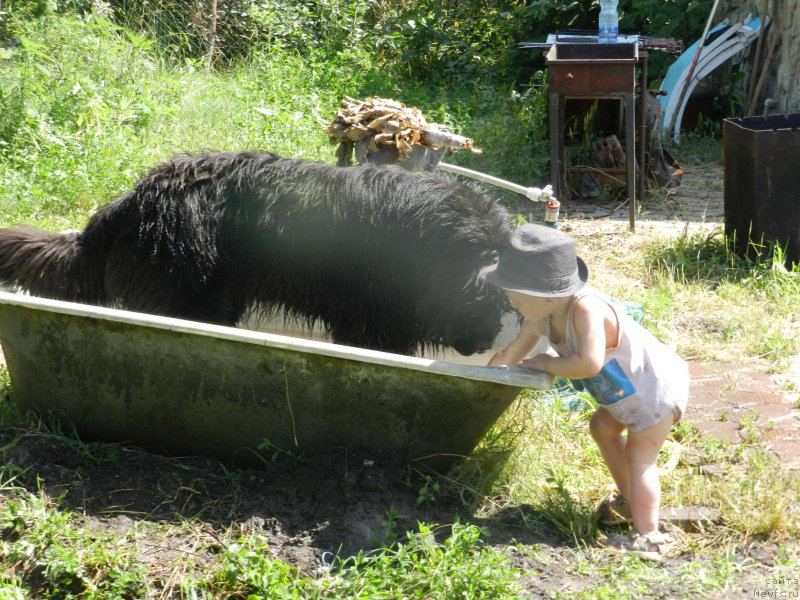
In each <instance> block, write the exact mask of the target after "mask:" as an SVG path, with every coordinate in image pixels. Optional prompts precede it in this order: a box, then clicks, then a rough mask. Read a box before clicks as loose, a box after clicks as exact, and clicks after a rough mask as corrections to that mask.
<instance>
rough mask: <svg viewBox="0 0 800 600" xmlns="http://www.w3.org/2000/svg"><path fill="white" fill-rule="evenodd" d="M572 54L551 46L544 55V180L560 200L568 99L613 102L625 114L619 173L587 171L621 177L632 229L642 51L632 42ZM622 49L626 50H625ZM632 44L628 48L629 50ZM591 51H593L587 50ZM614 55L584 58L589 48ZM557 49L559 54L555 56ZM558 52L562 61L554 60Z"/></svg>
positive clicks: (640, 150) (641, 151)
mask: <svg viewBox="0 0 800 600" xmlns="http://www.w3.org/2000/svg"><path fill="white" fill-rule="evenodd" d="M581 46H583V48H580V50H579V51H578V52H577V53H575V54H574V55H573V53H571V52H567V51H566V50H567V49H568V48H569V47H568V46H567V47H564V46H558V45H554V46H553V48H552V49H551V50H550V52H549V53H548V55H547V65H548V77H549V86H550V98H549V100H550V106H549V120H550V180H551V182H552V183H553V187H554V191H555V195H556V198H558V199H559V200H561V201H562V202H563V201H565V200H566V199H567V197H566V190H567V184H566V173H567V171H569V170H570V169H568V168H566V150H565V145H564V133H565V132H564V129H565V123H564V106H565V104H566V100H567V99H568V98H584V99H619V100H620V101H621V102H622V108H623V111H624V116H625V169H624V170H623V169H608V168H607V169H603V168H597V169H592V170H593V171H596V172H600V173H608V174H613V173H616V174H621V173H622V172H624V173H625V185H626V189H627V193H628V206H629V225H630V229H631V231H633V230H634V229H635V223H636V210H637V198H638V199H639V200H641V199H642V197H643V191H644V181H645V169H644V164H645V163H644V160H645V139H646V136H645V119H644V102H642V103H641V111H640V118H639V119H638V121H639V135H638V138H639V139H638V144H637V140H636V137H637V136H636V134H635V132H636V125H637V118H636V99H635V92H636V67H637V66H638V67H640V73H641V77H640V89H641V90H643V91H644V90H646V89H647V87H646V86H647V52H643V51H640V50H639V48H638V46H637V45H636V44H628V45H623V44H621V45H618V47H617V48H614V47H613V46H616V45H611V47H609V46H606V47H605V48H602V46H600V45H598V44H584V45H581ZM626 46H628V47H627V48H626ZM630 46H632V48H631V47H630ZM592 47H594V48H592ZM598 47H600V49H602V50H605V51H606V52H608V50H611V51H612V52H618V54H619V56H615V55H613V54H612V55H611V57H609V58H588V56H591V55H592V52H593V51H594V50H597V49H598ZM559 50H561V52H559ZM559 54H563V55H565V56H567V57H566V58H565V57H561V56H559ZM637 160H638V163H639V165H640V166H641V168H640V169H639V186H638V189H637V185H636V163H637Z"/></svg>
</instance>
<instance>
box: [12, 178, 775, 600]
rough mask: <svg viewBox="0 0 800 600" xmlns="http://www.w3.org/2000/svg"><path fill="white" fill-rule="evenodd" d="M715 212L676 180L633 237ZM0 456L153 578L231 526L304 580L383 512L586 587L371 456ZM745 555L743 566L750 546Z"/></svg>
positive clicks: (522, 530) (380, 525) (541, 590)
mask: <svg viewBox="0 0 800 600" xmlns="http://www.w3.org/2000/svg"><path fill="white" fill-rule="evenodd" d="M566 209H567V210H566V212H567V214H568V217H569V224H570V226H571V227H572V228H573V229H574V230H577V231H582V230H586V229H587V228H601V229H602V228H615V227H620V226H621V224H622V223H626V222H627V207H626V206H614V205H603V204H601V203H583V204H580V203H577V202H576V203H574V204H572V205H571V206H567V207H566ZM721 215H722V170H721V168H720V169H719V171H718V172H716V171H713V170H712V171H711V172H704V173H698V174H696V175H694V174H691V173H689V174H687V176H686V177H685V180H684V184H683V186H682V189H681V190H680V191H679V192H678V193H676V194H675V195H674V196H670V197H664V198H663V199H661V200H660V201H658V202H653V203H650V204H649V205H648V206H646V207H645V210H644V211H643V212H642V213H641V214H640V215H639V226H638V227H639V231H641V232H642V235H646V232H647V231H648V230H651V229H657V230H673V231H676V230H677V231H679V230H680V229H681V228H682V227H683V226H684V224H685V223H686V220H687V219H689V220H690V221H691V223H692V224H691V226H692V227H695V226H698V227H700V226H702V227H705V226H706V224H709V223H715V222H719V220H720V219H721ZM0 448H2V450H1V451H0V452H1V454H0V456H1V458H2V461H3V463H4V464H6V465H15V466H16V467H18V468H19V472H20V475H19V479H18V481H19V482H20V483H21V484H22V485H24V486H25V487H27V488H28V489H29V490H30V491H31V492H32V493H37V494H38V490H39V489H41V490H42V491H43V492H44V493H45V494H46V495H47V496H48V497H50V498H59V499H60V500H59V504H60V506H62V507H63V508H65V509H68V510H71V511H75V512H76V513H78V514H79V515H84V516H83V519H84V520H85V525H86V527H87V528H89V529H96V530H98V531H103V532H110V533H113V534H118V535H120V536H125V535H127V534H131V533H133V532H135V535H132V536H128V539H131V540H134V541H133V542H132V543H135V544H136V546H137V548H138V550H139V553H140V554H141V555H142V556H144V557H145V558H146V559H147V560H149V561H151V565H150V566H151V571H152V573H154V574H156V575H158V576H161V577H163V579H164V581H168V580H169V577H170V572H171V570H175V569H177V568H179V567H178V565H179V564H183V563H182V561H185V560H186V558H187V557H191V560H193V561H194V562H195V563H196V564H197V565H199V566H203V565H204V564H211V563H213V562H214V561H215V554H214V552H213V551H212V550H213V548H214V547H217V548H218V547H219V540H220V539H221V538H222V536H223V535H224V533H225V532H227V531H229V530H231V529H232V530H233V531H235V532H241V533H243V534H259V535H261V536H263V537H264V538H265V539H266V541H267V542H268V546H269V548H271V549H273V551H274V554H275V556H276V557H278V558H280V559H281V560H283V561H285V562H287V563H289V564H292V565H295V566H297V567H299V568H300V569H301V570H302V571H303V572H304V573H307V574H313V573H314V572H316V571H317V569H319V568H320V566H322V565H323V561H324V560H326V559H325V558H324V557H325V556H328V555H327V554H326V553H333V554H337V553H338V554H339V555H342V556H346V555H349V554H352V553H355V552H357V551H359V550H362V549H366V550H368V549H371V548H373V547H375V546H377V545H380V543H381V542H382V541H385V540H386V538H387V534H388V533H389V532H388V530H387V527H386V523H385V520H386V515H387V512H388V511H389V510H390V509H393V510H394V511H396V513H398V514H399V515H402V517H401V518H400V521H399V522H398V523H397V525H398V528H397V529H398V530H399V531H400V532H403V531H406V530H408V529H412V530H413V529H415V524H416V522H417V521H418V520H419V521H424V522H427V523H442V524H447V523H452V522H453V520H454V518H455V516H456V515H457V514H458V513H459V512H460V513H461V517H462V520H468V521H469V522H472V523H475V524H479V525H483V526H485V527H487V528H488V529H489V531H490V532H491V537H490V538H488V539H487V543H488V544H489V545H491V546H494V547H498V548H503V549H505V551H506V552H507V553H508V555H509V557H510V559H511V561H512V563H513V564H515V565H516V566H518V567H520V568H522V569H524V571H525V573H526V576H525V580H524V583H525V586H526V591H527V594H528V597H531V598H539V597H551V596H552V595H553V594H554V593H556V592H564V593H567V594H569V592H570V591H577V590H581V589H589V588H591V587H593V586H595V585H597V581H595V580H594V578H593V577H591V576H583V577H582V576H581V575H580V573H578V572H576V571H575V568H574V567H575V564H574V563H575V557H576V549H575V544H574V542H573V541H570V540H566V539H564V538H563V537H561V536H559V535H558V533H557V532H556V531H555V529H553V528H552V526H550V525H548V523H547V522H546V521H545V520H543V519H542V518H540V515H537V514H535V512H534V511H532V510H530V509H528V508H526V507H513V508H512V509H510V510H508V511H500V513H499V514H497V515H495V516H494V517H493V518H491V519H488V520H487V519H481V518H478V517H476V516H475V515H470V514H468V513H467V514H465V509H464V508H463V506H462V505H460V504H459V503H458V502H457V501H456V500H455V499H449V498H447V497H441V498H439V499H437V501H436V502H434V503H423V504H418V503H417V498H418V494H419V490H420V485H421V483H420V474H419V473H418V472H415V471H413V470H411V469H408V468H397V467H396V466H394V465H387V464H383V463H382V462H381V460H380V458H379V457H374V456H353V455H347V454H345V453H343V452H338V453H332V454H330V455H326V456H318V457H314V460H313V461H312V460H303V461H294V460H291V459H286V460H280V461H277V462H275V463H272V464H267V465H265V466H264V468H263V469H262V468H260V469H249V470H239V469H231V468H227V467H225V466H224V465H222V464H219V463H217V462H214V461H211V460H208V459H204V458H200V457H189V458H169V457H164V456H158V455H154V454H149V453H147V452H144V451H141V450H139V449H137V448H133V447H130V446H126V445H116V444H113V445H107V444H89V445H83V444H78V443H76V442H74V441H73V440H71V439H70V438H69V437H63V436H60V435H53V434H47V433H41V432H30V431H20V430H0ZM523 516H524V517H525V518H524V519H523V518H522V517H523ZM523 521H525V522H526V523H528V524H530V523H534V524H535V525H534V526H526V525H523ZM150 524H156V525H183V526H184V527H181V528H166V527H158V526H155V527H153V526H150ZM517 543H521V544H528V545H535V546H536V548H537V551H536V553H535V554H529V553H525V552H523V551H521V550H519V549H518V548H517V546H516V544H517ZM743 551H744V550H743ZM768 551H769V549H764V550H763V552H768ZM586 552H587V553H588V552H590V550H586ZM747 552H748V555H749V559H748V560H750V561H751V562H752V560H753V556H757V555H758V553H759V552H761V550H759V549H758V548H752V547H751V548H749V549H748V550H747ZM534 556H535V558H534ZM589 556H590V555H589V554H587V557H589ZM695 560H696V559H695V557H694V555H693V554H691V553H689V554H686V555H683V556H678V557H676V558H674V559H670V560H668V561H667V563H666V565H665V567H664V568H665V569H669V570H675V571H676V572H677V571H679V570H681V569H683V568H685V567H686V566H687V565H688V563H690V562H693V561H695ZM748 577H750V575H748V574H747V572H745V574H744V575H743V579H742V581H741V583H740V584H739V586H740V588H741V589H740V590H736V592H739V591H743V590H745V589H749V590H752V589H755V583H754V584H753V585H750V584H749V583H748V581H747V579H748ZM753 577H755V575H753ZM754 581H755V580H754ZM648 594H649V595H648V596H647V597H654V598H673V597H682V596H685V594H686V590H685V589H683V587H682V584H681V582H680V581H679V579H678V578H675V579H674V580H673V581H671V580H670V579H669V578H664V579H663V580H662V581H661V582H660V583H659V584H658V587H657V588H654V589H650V590H649V591H648ZM726 595H727V594H726ZM734 595H735V594H734ZM728 597H730V596H728ZM741 597H743V596H741Z"/></svg>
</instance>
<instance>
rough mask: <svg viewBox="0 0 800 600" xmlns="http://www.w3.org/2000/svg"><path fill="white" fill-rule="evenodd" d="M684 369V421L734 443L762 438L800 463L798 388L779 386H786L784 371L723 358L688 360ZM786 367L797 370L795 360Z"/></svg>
mask: <svg viewBox="0 0 800 600" xmlns="http://www.w3.org/2000/svg"><path fill="white" fill-rule="evenodd" d="M689 369H690V372H691V375H692V384H691V392H690V400H689V406H688V408H687V410H686V420H687V421H688V422H689V423H691V424H692V425H694V426H695V427H697V429H698V430H699V431H700V432H701V433H704V434H708V435H713V436H716V437H718V438H720V439H722V440H725V441H728V442H731V443H734V444H737V443H740V442H744V443H747V444H754V443H758V444H762V445H764V446H765V447H766V448H767V449H768V450H770V451H772V452H774V453H775V454H776V455H777V456H778V457H779V458H780V459H781V461H783V462H784V463H786V464H787V465H789V466H791V467H794V468H800V401H799V400H798V399H799V398H800V392H798V391H797V387H795V388H794V389H795V391H791V392H790V391H784V390H786V389H787V388H790V387H792V386H789V385H786V380H787V379H788V376H783V377H780V376H774V375H769V374H766V373H763V372H759V371H755V370H753V369H752V368H751V367H748V366H747V365H736V364H727V363H714V364H701V363H690V365H689ZM790 372H792V373H795V374H798V373H800V361H798V360H796V361H795V364H794V365H793V366H792V369H791V370H790ZM795 385H796V383H795Z"/></svg>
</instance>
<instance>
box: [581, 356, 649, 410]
mask: <svg viewBox="0 0 800 600" xmlns="http://www.w3.org/2000/svg"><path fill="white" fill-rule="evenodd" d="M580 381H581V383H582V384H583V387H584V389H585V390H586V391H587V392H589V393H590V394H591V395H592V396H594V399H595V400H597V402H598V403H599V404H605V405H609V404H614V403H616V402H619V401H620V400H622V399H623V398H627V397H628V396H631V395H632V394H634V393H635V392H636V388H634V387H633V383H632V382H631V380H630V379H628V376H627V375H626V374H625V371H623V370H622V367H621V366H620V365H619V363H618V362H617V359H616V358H614V359H612V360H610V361H608V362H607V363H606V364H605V365H604V366H603V368H602V370H601V371H600V372H599V373H598V374H597V375H595V376H594V377H589V378H588V379H581V380H580Z"/></svg>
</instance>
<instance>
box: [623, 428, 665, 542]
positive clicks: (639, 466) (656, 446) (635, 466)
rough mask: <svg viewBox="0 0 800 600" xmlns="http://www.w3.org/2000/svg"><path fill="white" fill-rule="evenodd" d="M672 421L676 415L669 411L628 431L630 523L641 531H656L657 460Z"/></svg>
mask: <svg viewBox="0 0 800 600" xmlns="http://www.w3.org/2000/svg"><path fill="white" fill-rule="evenodd" d="M674 421H675V415H674V414H673V413H672V412H670V413H669V414H668V415H667V416H666V417H664V418H663V419H661V421H659V422H658V423H656V424H655V425H653V426H652V427H650V428H648V429H645V430H644V431H638V432H628V440H627V443H626V444H625V457H626V459H627V467H628V478H629V479H628V481H629V486H630V488H629V494H630V495H629V496H627V500H628V503H629V504H630V507H631V517H632V520H633V526H634V527H635V528H636V531H638V532H639V533H642V534H646V533H652V532H654V531H658V509H659V504H660V502H661V483H660V481H659V478H658V467H657V466H656V460H657V459H658V452H659V450H661V446H663V445H664V440H666V439H667V435H668V434H669V431H670V429H672V425H673V423H674Z"/></svg>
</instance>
